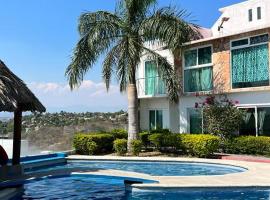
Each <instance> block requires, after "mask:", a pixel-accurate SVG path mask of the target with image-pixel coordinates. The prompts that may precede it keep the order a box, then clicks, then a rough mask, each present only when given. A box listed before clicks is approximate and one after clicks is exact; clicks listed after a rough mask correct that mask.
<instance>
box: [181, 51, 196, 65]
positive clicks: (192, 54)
mask: <svg viewBox="0 0 270 200" xmlns="http://www.w3.org/2000/svg"><path fill="white" fill-rule="evenodd" d="M184 57H185V67H192V66H196V65H197V49H195V50H190V51H186V52H185V55H184Z"/></svg>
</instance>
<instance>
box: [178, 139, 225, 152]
mask: <svg viewBox="0 0 270 200" xmlns="http://www.w3.org/2000/svg"><path fill="white" fill-rule="evenodd" d="M180 137H181V141H180V143H181V145H182V146H183V150H184V151H185V152H186V153H188V154H190V155H192V156H197V157H209V156H211V155H212V154H213V153H214V152H216V151H217V150H218V149H219V146H220V142H221V139H220V137H218V136H213V135H207V134H199V135H193V134H182V135H181V136H180Z"/></svg>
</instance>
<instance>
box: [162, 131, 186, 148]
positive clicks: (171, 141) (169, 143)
mask: <svg viewBox="0 0 270 200" xmlns="http://www.w3.org/2000/svg"><path fill="white" fill-rule="evenodd" d="M161 145H162V147H165V148H166V149H168V148H172V149H173V150H178V149H180V148H181V135H180V134H176V133H171V134H165V135H163V137H162V142H161Z"/></svg>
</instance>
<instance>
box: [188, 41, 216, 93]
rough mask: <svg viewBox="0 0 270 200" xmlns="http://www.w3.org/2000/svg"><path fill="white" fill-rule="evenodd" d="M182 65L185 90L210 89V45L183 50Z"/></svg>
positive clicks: (211, 82)
mask: <svg viewBox="0 0 270 200" xmlns="http://www.w3.org/2000/svg"><path fill="white" fill-rule="evenodd" d="M184 65H185V66H184V91H185V92H199V91H210V90H212V87H213V72H212V48H211V47H210V46H209V47H203V48H197V49H192V50H187V51H185V53H184Z"/></svg>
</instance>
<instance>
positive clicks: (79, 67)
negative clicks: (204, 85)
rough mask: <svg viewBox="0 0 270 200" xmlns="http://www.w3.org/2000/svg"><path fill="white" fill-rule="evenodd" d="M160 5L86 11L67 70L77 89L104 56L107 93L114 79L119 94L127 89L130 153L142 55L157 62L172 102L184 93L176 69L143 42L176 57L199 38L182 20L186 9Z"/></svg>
mask: <svg viewBox="0 0 270 200" xmlns="http://www.w3.org/2000/svg"><path fill="white" fill-rule="evenodd" d="M156 4H157V0H119V1H118V4H117V6H116V11H115V13H110V12H106V11H97V12H94V13H89V12H87V13H83V14H82V15H81V16H80V19H79V27H78V29H79V34H80V40H79V42H78V44H77V46H76V48H75V50H74V55H73V57H72V62H71V64H70V65H69V66H68V68H67V70H66V76H67V77H68V81H69V85H70V87H71V89H74V88H75V87H78V86H79V85H80V84H81V82H82V81H83V79H84V75H85V74H86V72H87V71H88V70H89V69H91V67H92V66H93V65H94V64H95V62H96V61H97V59H98V58H99V57H100V56H103V55H105V58H104V61H103V69H102V75H103V79H104V82H105V84H106V87H107V90H108V89H109V86H110V83H111V79H112V76H113V75H116V77H117V80H118V81H119V84H120V91H121V92H124V91H126V90H127V96H128V149H129V150H130V144H131V141H132V140H134V139H138V132H139V127H138V96H137V88H136V70H137V66H138V64H139V62H140V57H141V55H142V54H143V53H146V54H148V55H150V56H152V58H153V59H155V60H156V61H157V64H158V65H157V66H158V73H159V75H160V76H161V77H162V78H163V79H164V82H165V84H166V87H167V92H168V96H169V98H170V100H171V101H175V102H177V101H178V96H179V95H178V94H179V91H180V88H179V86H180V85H179V83H180V81H179V79H178V77H177V76H176V73H175V69H174V67H173V66H172V65H171V64H170V63H168V61H167V60H166V58H164V57H162V56H161V55H159V54H158V53H156V52H155V51H153V50H151V49H149V48H147V47H146V45H145V43H146V42H147V41H148V42H149V41H150V42H159V43H161V44H162V45H164V46H165V47H166V48H168V49H170V50H171V51H172V52H173V54H175V56H177V55H176V54H179V49H181V46H182V44H183V43H184V42H187V41H189V40H190V39H191V38H192V37H193V38H194V37H197V36H198V32H197V31H196V30H197V29H196V26H195V25H194V24H189V23H187V22H186V21H185V20H184V18H185V17H186V12H185V11H184V10H181V11H177V10H176V9H173V8H171V7H165V8H161V9H155V5H156ZM178 56H179V55H178Z"/></svg>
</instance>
